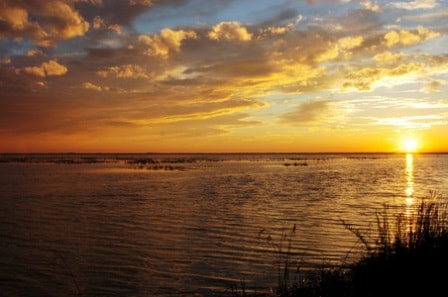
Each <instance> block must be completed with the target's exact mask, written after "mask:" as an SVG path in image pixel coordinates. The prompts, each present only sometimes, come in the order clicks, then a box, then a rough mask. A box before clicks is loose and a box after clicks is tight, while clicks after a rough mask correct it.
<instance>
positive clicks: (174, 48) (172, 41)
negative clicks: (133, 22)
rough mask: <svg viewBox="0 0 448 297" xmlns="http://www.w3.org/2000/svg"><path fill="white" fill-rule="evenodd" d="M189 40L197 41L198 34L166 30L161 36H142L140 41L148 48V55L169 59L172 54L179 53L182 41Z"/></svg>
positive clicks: (146, 52)
mask: <svg viewBox="0 0 448 297" xmlns="http://www.w3.org/2000/svg"><path fill="white" fill-rule="evenodd" d="M188 38H190V39H196V38H197V34H196V32H194V31H185V30H171V29H169V28H165V29H163V30H162V31H161V32H160V35H152V36H151V35H140V36H139V38H138V40H139V41H140V42H142V43H144V44H145V45H147V46H148V49H147V50H146V51H145V54H146V55H148V56H153V57H154V56H158V57H162V58H164V59H167V58H168V57H169V55H170V53H171V52H179V51H180V47H181V45H182V41H183V40H185V39H188Z"/></svg>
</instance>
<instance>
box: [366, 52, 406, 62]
mask: <svg viewBox="0 0 448 297" xmlns="http://www.w3.org/2000/svg"><path fill="white" fill-rule="evenodd" d="M404 57H405V54H403V53H401V52H399V53H392V52H384V53H380V54H377V55H375V56H374V57H373V59H374V60H375V61H377V62H378V63H381V64H388V63H396V62H399V61H400V60H401V59H403V58H404Z"/></svg>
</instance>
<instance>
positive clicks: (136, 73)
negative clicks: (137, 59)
mask: <svg viewBox="0 0 448 297" xmlns="http://www.w3.org/2000/svg"><path fill="white" fill-rule="evenodd" d="M97 74H98V75H99V76H101V77H109V76H112V77H116V78H133V79H136V78H149V75H148V74H147V73H146V70H145V69H144V68H143V67H141V66H139V65H131V64H127V65H121V66H111V67H107V68H106V69H104V70H99V71H97Z"/></svg>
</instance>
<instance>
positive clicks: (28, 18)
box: [0, 0, 89, 46]
mask: <svg viewBox="0 0 448 297" xmlns="http://www.w3.org/2000/svg"><path fill="white" fill-rule="evenodd" d="M0 5H1V9H0V20H1V21H3V22H4V26H2V28H1V29H0V37H13V38H14V37H18V36H19V37H20V38H23V37H25V38H30V39H31V40H33V41H35V42H36V43H37V44H39V45H41V46H50V45H53V44H54V43H55V42H56V41H58V40H64V39H70V38H73V37H76V36H82V35H84V34H85V33H86V32H87V31H88V29H89V23H88V22H86V21H85V20H84V19H83V17H82V16H81V15H80V14H79V13H78V12H77V11H76V10H75V9H74V7H73V4H70V3H67V2H66V1H61V0H51V1H42V2H39V4H35V3H34V2H32V1H31V2H30V3H27V2H11V1H9V2H8V1H2V2H0Z"/></svg>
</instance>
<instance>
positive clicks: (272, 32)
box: [260, 14, 303, 35]
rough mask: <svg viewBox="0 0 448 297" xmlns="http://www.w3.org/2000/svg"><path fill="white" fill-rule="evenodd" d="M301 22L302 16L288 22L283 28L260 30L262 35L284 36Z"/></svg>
mask: <svg viewBox="0 0 448 297" xmlns="http://www.w3.org/2000/svg"><path fill="white" fill-rule="evenodd" d="M302 20H303V15H300V14H299V15H298V16H297V17H296V19H295V21H294V22H289V23H287V24H286V25H284V26H276V27H268V28H263V29H260V31H261V33H262V34H270V35H279V34H285V33H287V32H288V31H291V30H292V29H294V28H295V27H296V26H297V25H298V24H299V23H300V22H301V21H302Z"/></svg>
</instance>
